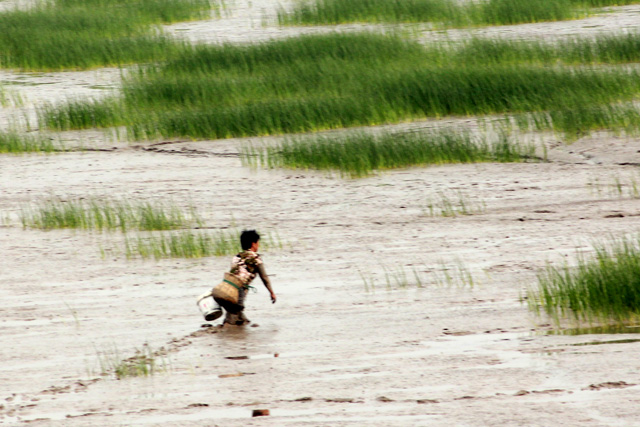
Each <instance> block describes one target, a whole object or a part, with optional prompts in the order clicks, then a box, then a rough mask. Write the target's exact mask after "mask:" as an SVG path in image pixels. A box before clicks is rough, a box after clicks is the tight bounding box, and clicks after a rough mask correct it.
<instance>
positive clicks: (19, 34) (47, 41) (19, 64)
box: [0, 0, 217, 70]
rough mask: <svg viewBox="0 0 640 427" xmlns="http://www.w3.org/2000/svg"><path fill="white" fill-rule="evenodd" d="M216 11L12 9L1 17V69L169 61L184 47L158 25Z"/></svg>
mask: <svg viewBox="0 0 640 427" xmlns="http://www.w3.org/2000/svg"><path fill="white" fill-rule="evenodd" d="M215 4H217V3H215ZM212 7H214V6H213V3H212V2H210V1H209V0H136V1H129V0H113V1H104V0H89V1H78V0H54V1H47V2H40V3H38V4H36V5H35V6H34V7H32V8H29V9H25V10H20V9H14V10H10V11H7V12H3V13H1V14H0V28H2V31H1V32H0V52H2V53H1V54H0V66H1V67H5V68H21V69H26V70H43V69H44V70H58V69H64V68H91V67H98V66H105V65H121V64H128V63H135V62H147V61H154V60H161V59H166V58H167V57H169V56H170V55H172V54H174V53H176V52H177V51H178V50H179V49H180V48H181V46H182V45H183V43H179V42H177V41H174V40H171V39H170V38H168V37H166V36H163V35H162V34H161V33H160V32H159V31H158V30H157V29H155V28H154V27H156V26H158V25H160V24H164V23H170V22H177V21H185V20H192V19H197V18H204V17H206V16H208V14H209V13H210V11H211V9H212Z"/></svg>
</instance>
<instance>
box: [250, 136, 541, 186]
mask: <svg viewBox="0 0 640 427" xmlns="http://www.w3.org/2000/svg"><path fill="white" fill-rule="evenodd" d="M241 155H242V159H243V161H244V162H245V164H248V165H251V166H254V167H255V166H264V167H269V168H274V167H286V168H301V169H318V170H335V171H339V172H340V173H342V174H347V175H349V176H351V177H360V176H365V175H367V174H370V173H371V172H372V171H374V170H384V169H394V168H403V167H410V166H421V165H437V164H446V163H477V162H518V161H524V160H526V159H531V158H533V155H534V148H533V147H524V146H522V145H519V144H517V143H515V142H513V141H511V140H510V139H509V137H508V136H507V135H506V134H505V133H502V134H500V135H499V137H497V138H496V140H495V141H492V142H489V141H487V139H486V138H484V137H477V136H473V135H472V134H471V133H469V132H465V131H454V130H449V129H445V130H437V131H432V132H420V133H406V134H391V133H385V134H380V135H375V134H371V133H349V134H346V135H340V136H331V137H328V136H312V137H308V136H307V137H298V138H289V139H285V140H284V141H283V142H281V143H280V144H278V145H275V146H266V147H263V148H256V147H253V146H247V147H244V148H243V149H242V152H241Z"/></svg>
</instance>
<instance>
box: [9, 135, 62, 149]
mask: <svg viewBox="0 0 640 427" xmlns="http://www.w3.org/2000/svg"><path fill="white" fill-rule="evenodd" d="M62 150H64V148H63V146H62V145H61V144H60V143H54V142H53V140H51V139H50V138H45V137H41V136H37V137H35V136H30V135H23V134H20V133H18V132H0V154H23V153H53V152H57V151H62Z"/></svg>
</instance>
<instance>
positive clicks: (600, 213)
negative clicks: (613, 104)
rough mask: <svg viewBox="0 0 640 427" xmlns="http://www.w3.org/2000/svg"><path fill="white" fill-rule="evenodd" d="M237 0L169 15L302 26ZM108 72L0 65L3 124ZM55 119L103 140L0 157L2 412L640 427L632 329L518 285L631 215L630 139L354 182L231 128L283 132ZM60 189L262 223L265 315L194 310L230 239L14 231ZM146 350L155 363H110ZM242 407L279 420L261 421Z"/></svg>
mask: <svg viewBox="0 0 640 427" xmlns="http://www.w3.org/2000/svg"><path fill="white" fill-rule="evenodd" d="M234 7H235V9H232V12H233V13H232V14H231V17H228V18H224V19H223V20H221V21H210V22H197V23H188V24H177V25H175V26H172V28H173V29H174V30H176V31H178V30H180V29H182V33H183V34H185V35H188V36H189V37H193V39H194V40H209V41H222V40H229V41H235V40H239V41H240V40H242V41H243V40H247V38H249V39H254V38H255V39H260V38H261V37H263V36H264V37H267V36H269V35H270V34H275V33H283V34H284V33H287V34H292V33H293V32H295V31H296V30H294V29H285V30H281V29H278V28H275V27H270V26H262V24H261V22H262V19H263V14H264V13H265V11H267V12H266V13H272V12H273V10H274V8H275V7H276V3H273V2H261V3H260V5H258V4H253V5H250V4H249V3H242V2H240V1H238V2H237V3H235V4H234ZM637 12H638V8H637V7H636V8H621V9H618V12H616V13H615V14H612V15H606V16H603V17H594V18H589V19H588V20H584V21H575V22H569V23H554V24H538V25H528V26H521V27H518V29H515V27H514V28H506V27H505V28H504V32H505V34H506V32H507V31H509V32H514V31H515V32H517V31H520V30H519V29H520V28H522V31H524V32H527V31H531V32H535V33H538V34H543V33H546V34H548V35H549V37H551V36H553V35H554V34H555V33H556V32H557V29H558V28H564V29H566V32H573V31H577V32H578V33H579V32H581V31H591V30H592V29H593V28H592V25H593V24H592V22H594V21H593V20H598V19H600V20H602V21H605V20H610V19H613V20H614V22H615V20H619V21H618V22H622V21H624V20H627V21H625V22H628V21H631V22H632V24H633V25H637V24H638V21H639V20H638V19H637ZM634 14H635V15H634ZM612 17H615V18H612ZM598 22H601V21H598ZM607 22H609V21H607ZM218 25H219V26H220V27H218ZM603 25H610V24H603ZM633 25H631V24H630V25H629V27H632V26H633ZM236 27H237V28H236ZM204 28H208V30H205V29H204ZM221 28H222V29H221ZM580 29H582V30H580ZM612 29H614V28H612ZM252 31H253V32H252ZM305 31H306V30H305ZM479 31H480V30H479ZM482 31H497V32H500V29H491V30H482ZM225 37H228V39H225ZM119 74H120V71H119V70H95V71H89V72H78V73H74V72H69V73H40V74H36V73H18V72H6V71H5V72H2V75H1V76H2V79H3V81H4V82H5V83H7V82H9V83H11V84H10V86H9V88H10V89H11V91H12V92H13V93H14V94H15V95H16V96H19V97H20V98H22V99H23V102H22V104H21V105H18V106H6V107H4V108H2V109H1V110H0V124H1V125H2V127H3V129H6V128H8V127H10V126H11V125H12V123H14V124H15V123H16V122H18V123H19V124H22V125H23V124H24V122H21V121H20V120H24V121H30V123H32V124H33V123H34V122H33V114H35V110H36V109H37V108H38V107H39V106H40V105H42V104H43V103H45V102H56V101H57V100H61V99H65V98H72V97H76V96H86V95H88V96H103V95H104V94H105V93H108V92H109V91H110V90H113V89H116V88H117V84H118V78H119ZM21 117H22V118H23V119H20V118H21ZM24 117H26V118H27V119H24ZM29 117H31V119H30V120H28V118H29ZM450 121H451V123H458V124H460V125H461V126H462V125H464V126H473V122H472V121H469V120H468V119H459V120H458V119H451V120H450ZM432 125H433V122H429V121H424V122H415V123H411V124H403V125H400V126H399V127H402V128H422V127H428V126H432ZM396 127H397V126H396ZM62 138H63V139H65V140H67V141H69V143H71V144H74V143H75V142H77V141H81V142H82V143H83V144H84V145H86V146H89V147H93V146H99V147H103V148H108V149H109V151H100V152H95V151H84V152H67V153H63V154H57V155H48V156H44V155H24V156H2V157H0V190H1V191H0V222H1V223H2V225H1V226H0V253H1V254H2V255H3V257H2V269H1V270H0V300H1V301H2V305H0V337H1V338H0V339H1V341H0V343H1V345H0V360H2V363H1V364H0V424H2V425H8V426H14V425H16V426H21V425H33V426H105V425H109V426H111V425H113V426H143V425H144V426H155V425H157V426H213V425H218V426H236V425H238V426H240V425H255V426H258V425H274V426H280V425H291V426H298V425H309V426H347V425H349V426H389V425H397V426H408V425H412V426H413V425H416V426H421V425H429V426H432V425H433V426H440V425H442V426H445V425H447V426H448V425H474V426H475V425H540V426H548V425H585V426H602V425H615V426H618V425H621V426H627V425H640V409H638V408H639V407H640V406H639V403H640V373H639V368H640V366H639V362H638V358H637V354H638V351H639V350H640V343H639V340H640V338H638V336H637V335H635V334H633V333H634V332H637V329H634V328H629V329H628V330H626V331H622V332H626V333H623V334H609V333H607V334H581V335H554V334H549V333H548V332H549V331H550V330H551V329H552V328H551V327H550V325H549V322H548V319H545V318H544V317H542V318H538V317H536V316H535V315H534V314H532V313H531V312H530V311H529V309H528V308H527V305H526V302H522V301H521V299H522V297H523V296H524V295H526V290H527V289H528V288H529V287H531V286H534V285H535V282H536V273H537V272H538V271H539V270H540V269H541V268H543V267H544V266H545V265H546V264H547V263H549V262H550V263H554V264H559V263H562V262H564V261H565V260H567V261H569V262H572V261H573V260H575V258H576V251H589V250H590V248H591V247H592V244H593V243H594V242H600V241H604V240H609V239H612V238H617V237H621V236H625V235H635V233H637V225H638V216H640V202H639V201H638V199H635V198H633V197H632V194H631V187H632V185H633V183H640V172H639V171H638V167H637V165H638V164H640V154H638V153H639V152H640V140H639V139H633V138H626V137H623V136H611V135H606V134H596V135H593V136H591V137H588V138H584V139H581V140H579V141H577V142H575V143H573V144H572V145H565V144H562V143H561V141H559V140H558V138H557V137H555V136H553V135H546V136H543V137H541V139H540V140H541V142H540V143H541V144H544V145H545V146H546V147H547V149H548V153H549V161H548V162H544V163H542V162H541V163H526V164H480V165H450V166H441V167H432V168H415V169H407V170H398V171H392V172H385V173H381V174H377V175H374V176H372V177H369V178H363V179H357V180H351V179H343V178H340V177H337V176H327V175H324V174H320V173H315V172H307V171H280V170H252V169H250V168H247V167H244V166H242V165H241V163H240V160H239V158H238V156H237V153H238V148H239V147H240V146H242V145H243V144H246V143H250V142H266V143H269V142H271V141H274V140H277V138H263V139H259V138H255V139H246V140H233V139H232V140H224V141H201V142H177V143H172V144H162V145H150V144H148V143H147V144H139V145H137V144H132V145H127V144H124V143H121V142H113V141H112V140H110V138H108V137H107V136H105V135H104V134H103V133H102V132H98V131H88V132H71V133H65V134H63V135H62ZM617 182H618V183H621V185H622V192H621V193H620V192H618V191H617V190H616V188H615V187H616V183H617ZM460 194H462V195H463V196H464V197H465V198H466V200H467V202H468V203H470V204H471V205H472V206H474V207H475V210H474V214H473V215H467V216H457V217H442V216H440V215H438V213H439V211H438V209H437V208H436V210H435V213H436V215H431V214H430V210H429V207H428V206H429V204H430V203H431V204H433V203H436V204H437V202H438V201H439V200H441V197H442V195H445V196H448V197H451V198H453V199H455V198H456V197H457V196H458V195H460ZM51 196H62V197H89V196H98V197H100V196H108V197H115V198H117V197H127V198H131V199H135V200H173V202H174V203H175V204H177V205H179V206H189V205H195V206H196V207H197V208H198V210H199V212H200V213H201V215H202V216H203V218H204V220H205V222H206V225H207V226H208V227H211V228H212V229H224V228H244V227H252V228H253V227H255V228H258V229H259V230H262V231H263V232H265V233H269V232H271V233H277V234H278V235H279V237H280V239H281V240H282V241H283V242H284V243H285V245H284V248H282V249H275V250H271V251H267V252H264V253H263V257H264V259H265V262H266V265H267V269H268V271H269V272H270V274H271V275H272V276H273V283H274V287H275V290H276V293H277V294H278V298H279V299H278V302H277V304H275V305H271V304H270V302H269V300H268V294H267V293H266V291H265V290H264V289H259V292H258V293H257V294H255V295H253V294H251V295H250V299H249V302H248V309H247V315H248V316H249V317H250V318H251V319H252V320H253V321H254V322H255V323H257V324H258V325H259V326H258V327H247V328H238V327H230V328H225V329H219V328H217V327H216V326H215V324H217V323H219V322H218V321H216V322H214V326H213V327H202V325H203V324H205V322H204V321H203V319H202V318H201V316H200V314H199V312H198V310H197V307H196V305H195V302H196V297H197V296H198V295H199V294H201V293H202V292H204V291H205V290H207V289H208V288H209V287H210V286H212V285H213V284H215V283H216V282H217V281H218V280H219V278H220V277H221V275H222V272H223V271H224V270H225V269H226V268H227V265H228V262H229V259H228V257H219V258H218V257H212V258H205V259H200V260H162V261H142V260H127V259H126V258H125V257H124V255H123V253H122V248H123V244H124V243H123V241H124V237H123V235H122V234H121V233H118V232H113V233H104V234H100V233H90V232H81V231H78V232H74V231H67V230H56V231H49V232H45V231H40V230H31V229H23V228H22V226H21V225H20V221H19V213H20V209H21V208H22V207H24V206H27V205H28V204H29V203H34V202H38V201H41V200H45V199H47V198H49V197H51ZM244 197H247V198H249V199H251V200H252V204H251V206H250V207H249V208H247V207H246V205H245V203H244V199H243V198H244ZM129 237H130V238H131V237H135V234H133V235H129ZM460 268H462V269H463V271H464V272H467V273H469V274H470V275H471V276H472V277H473V280H474V284H473V286H469V285H468V283H465V280H463V277H462V275H461V274H460V271H459V269H460ZM402 271H404V272H406V273H407V274H408V278H409V285H408V286H407V287H406V288H401V287H398V286H396V285H394V284H392V285H391V286H387V284H386V281H385V272H386V273H388V274H389V275H390V276H392V277H399V276H400V275H401V272H402ZM414 272H416V273H417V274H418V275H419V277H420V279H421V282H422V287H418V286H417V283H416V282H415V280H413V274H414ZM446 273H448V274H450V275H451V277H452V278H451V280H450V282H449V283H447V281H446V280H445V279H444V277H445V274H446ZM363 277H364V279H363ZM365 282H366V283H367V284H365ZM371 283H373V285H371ZM258 287H260V285H259V286H258ZM144 349H150V350H149V351H151V352H153V353H154V354H155V357H156V362H157V365H158V366H159V367H160V371H161V372H158V373H156V374H155V375H153V376H150V377H135V378H125V379H122V380H117V379H115V378H114V375H112V374H111V375H106V376H105V375H101V372H102V371H103V369H105V368H109V367H110V366H112V365H114V364H117V363H119V362H120V361H121V360H123V359H126V358H128V357H131V356H133V355H134V354H135V352H136V350H144ZM254 409H269V410H270V416H268V417H260V418H252V417H251V415H252V411H253V410H254Z"/></svg>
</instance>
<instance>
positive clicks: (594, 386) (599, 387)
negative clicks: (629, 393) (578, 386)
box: [583, 381, 637, 390]
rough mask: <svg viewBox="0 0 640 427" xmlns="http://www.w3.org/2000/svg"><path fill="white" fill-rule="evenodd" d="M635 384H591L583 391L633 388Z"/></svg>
mask: <svg viewBox="0 0 640 427" xmlns="http://www.w3.org/2000/svg"><path fill="white" fill-rule="evenodd" d="M636 385H637V384H629V383H627V382H625V381H608V382H604V383H600V384H591V385H590V386H589V387H585V388H583V390H602V389H611V388H627V387H634V386H636Z"/></svg>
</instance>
